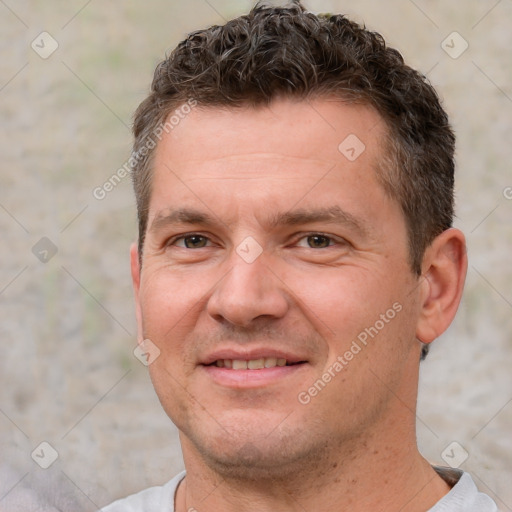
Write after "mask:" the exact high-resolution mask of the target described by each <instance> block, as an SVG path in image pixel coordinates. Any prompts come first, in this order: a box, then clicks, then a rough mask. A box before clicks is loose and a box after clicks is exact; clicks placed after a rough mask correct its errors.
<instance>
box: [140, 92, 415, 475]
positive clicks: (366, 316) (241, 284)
mask: <svg viewBox="0 0 512 512" xmlns="http://www.w3.org/2000/svg"><path fill="white" fill-rule="evenodd" d="M384 130H385V128H384V123H383V121H382V119H381V118H380V117H379V115H378V114H377V113H375V112H374V111H373V110H371V109H370V108H367V107H364V106H355V105H347V104H342V103H340V102H334V101H332V100H331V101H328V100H327V99H326V100H317V101H315V102H311V103H306V102H293V101H289V100H280V101H276V102H274V103H273V104H272V105H271V106H270V108H264V107H261V108H257V109H254V108H246V109H239V110H226V109H224V110H222V109H217V108H210V109H199V108H196V109H195V110H193V111H192V113H191V114H190V115H188V117H187V118H186V119H184V120H182V121H181V123H180V124H179V126H177V127H176V128H175V129H174V130H172V131H171V132H170V134H167V135H165V136H164V138H163V139H162V140H161V142H160V143H159V146H158V148H157V150H156V154H155V160H154V175H153V182H152V195H151V200H150V207H149V218H148V229H147V235H146V240H145V246H144V257H143V266H142V270H141V271H140V276H139V275H138V270H137V268H136V267H137V257H136V254H135V253H134V254H133V255H132V264H133V267H134V284H135V291H136V299H137V310H138V320H139V337H140V339H149V340H151V342H152V343H154V344H155V345H156V346H158V348H159V349H160V351H161V354H160V356H159V357H158V358H157V359H156V360H155V361H154V362H153V363H152V364H151V365H150V374H151V378H152V381H153V383H154V386H155V389H156V392H157V394H158V396H159V398H160V401H161V403H162V405H163V407H164V409H165V410H166V412H167V414H168V415H169V416H170V418H171V419H172V420H173V421H174V422H175V423H176V425H177V426H178V428H179V429H180V431H181V435H182V445H183V449H184V454H185V457H187V453H188V452H190V453H192V452H194V453H195V454H196V455H198V456H199V457H201V458H202V459H203V460H205V461H206V462H208V463H209V464H211V465H213V466H214V467H217V468H232V469H233V468H234V469H236V470H237V471H241V470H242V468H243V469H244V470H245V471H257V470H259V469H261V470H264V471H269V470H270V469H271V468H273V467H277V466H280V467H281V468H283V467H285V466H286V465H287V464H288V465H289V467H290V468H292V467H296V466H297V465H298V464H303V463H304V462H305V461H308V460H309V461H311V460H313V459H314V458H315V457H317V458H318V455H319V454H320V453H321V452H325V451H326V450H327V449H339V447H341V446H348V444H349V442H350V441H353V440H354V439H356V438H358V437H359V438H361V437H364V436H371V435H373V434H375V433H376V432H378V431H379V429H380V428H386V429H388V430H389V428H390V425H393V423H399V422H400V421H407V422H413V421H414V414H413V413H412V412H411V410H412V409H410V407H412V408H413V407H414V400H415V396H416V382H415V376H416V372H417V369H416V367H417V364H418V359H419V350H420V349H419V346H418V345H419V344H418V343H417V342H416V341H415V332H416V322H417V318H418V314H419V306H418V302H419V301H418V291H417V290H418V279H417V277H416V276H414V275H413V273H412V272H411V269H410V266H409V257H408V245H407V234H406V226H405V220H404V218H403V215H402V213H401V210H400V208H399V205H398V204H397V203H396V202H395V201H394V200H391V199H390V198H389V197H388V196H387V195H386V193H385V192H384V190H383V188H382V186H381V185H380V184H379V182H378V181H377V178H376V173H377V172H378V171H377V170H376V169H377V165H378V163H379V161H380V159H381V156H382V151H383V150H382V148H381V146H380V142H379V141H381V140H383V134H384ZM347 137H349V138H348V139H347ZM355 137H357V139H356V138H355ZM344 141H345V142H344ZM361 143H363V144H364V145H365V148H363V146H362V144H361ZM340 144H341V146H340ZM359 153H360V154H359ZM328 213H330V214H332V215H331V216H330V217H329V215H327V214H328ZM139 279H140V282H139ZM350 354H352V356H350ZM284 360H286V364H285V363H284ZM247 361H249V362H248V363H247ZM283 364H285V366H281V365H283ZM233 366H234V368H232V367H233ZM247 366H249V368H247ZM262 366H267V367H264V368H262ZM404 404H405V406H404ZM408 406H410V407H408ZM247 468H250V469H247ZM226 470H227V469H226Z"/></svg>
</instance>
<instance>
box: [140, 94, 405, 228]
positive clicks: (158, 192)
mask: <svg viewBox="0 0 512 512" xmlns="http://www.w3.org/2000/svg"><path fill="white" fill-rule="evenodd" d="M385 129H386V128H385V124H384V121H383V120H382V118H381V117H380V116H379V114H378V113H377V112H376V111H375V110H374V109H372V108H370V107H367V106H363V105H356V104H347V103H344V102H341V101H340V100H331V99H322V100H315V101H292V100H284V99H283V100H279V101H275V102H274V103H272V104H270V105H269V106H268V107H258V108H253V107H243V108H236V109H232V108H231V109H228V108H217V107H215V108H214V107H208V108H202V107H196V108H194V109H192V111H191V112H190V113H189V114H188V115H186V116H182V118H181V120H180V122H179V123H178V124H176V125H175V126H174V129H173V130H172V131H170V132H169V133H164V136H163V137H162V139H161V141H160V142H159V144H158V146H157V148H156V151H155V155H154V160H153V178H152V193H151V197H150V202H149V215H148V224H149V225H151V224H152V222H153V221H154V220H155V219H158V218H159V217H161V216H167V214H168V212H169V210H175V209H177V208H183V207H184V208H190V207H194V208H193V209H194V210H195V211H196V212H197V211H198V210H202V212H203V213H206V212H207V211H209V212H210V214H213V215H214V216H215V215H217V214H218V215H221V214H222V215H221V216H222V217H223V218H224V219H225V220H226V222H227V223H229V224H231V223H235V224H236V223H237V222H238V220H239V219H249V218H250V217H257V218H258V219H260V218H261V219H263V218H269V216H271V215H272V214H273V213H274V212H277V213H279V215H280V214H281V213H283V212H285V211H288V210H291V209H294V210H295V209H296V208H295V207H296V206H299V207H305V208H309V209H311V208H314V209H315V210H317V211H318V208H319V207H326V208H331V207H333V206H340V207H341V208H342V209H343V210H344V211H345V212H348V213H352V214H353V215H354V216H357V217H359V218H361V217H363V216H367V217H369V218H368V219H367V223H370V224H371V223H372V222H373V221H375V220H377V218H378V217H379V216H381V217H382V218H381V219H380V221H381V222H382V221H383V220H384V218H385V216H382V215H381V213H380V211H379V208H382V206H383V203H384V202H387V199H386V197H385V193H384V191H383V188H382V186H381V184H380V182H379V181H378V180H377V178H376V175H377V172H379V171H378V166H379V162H380V161H381V160H382V155H383V153H382V151H383V149H382V148H381V144H382V143H381V141H382V140H384V137H383V135H384V134H385ZM391 206H392V207H393V208H394V206H396V205H391ZM198 207H199V208H198ZM389 207H390V205H387V208H388V209H389ZM277 213H276V214H277ZM260 224H262V223H261V222H260ZM262 225H263V224H262Z"/></svg>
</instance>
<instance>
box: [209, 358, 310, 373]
mask: <svg viewBox="0 0 512 512" xmlns="http://www.w3.org/2000/svg"><path fill="white" fill-rule="evenodd" d="M305 362H306V361H288V360H287V359H285V358H282V357H279V358H278V357H261V358H258V359H249V360H246V359H217V360H216V361H213V362H212V363H210V364H208V365H205V366H214V367H216V368H226V369H228V370H263V369H265V368H276V367H283V366H295V365H298V364H303V363H305Z"/></svg>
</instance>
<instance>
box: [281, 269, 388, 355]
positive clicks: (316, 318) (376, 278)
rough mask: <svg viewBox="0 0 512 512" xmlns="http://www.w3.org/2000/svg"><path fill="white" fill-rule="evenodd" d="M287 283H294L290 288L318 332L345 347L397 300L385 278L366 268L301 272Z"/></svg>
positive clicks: (289, 278)
mask: <svg viewBox="0 0 512 512" xmlns="http://www.w3.org/2000/svg"><path fill="white" fill-rule="evenodd" d="M286 282H289V283H294V285H293V286H290V288H291V289H292V290H293V293H294V295H295V296H296V297H297V299H298V303H299V307H301V308H302V312H303V314H304V315H306V316H307V317H308V319H309V321H310V322H311V323H312V324H313V325H314V327H315V329H316V330H317V331H318V332H320V333H321V334H322V335H324V336H325V337H326V339H330V340H335V341H333V343H336V344H341V345H345V344H346V343H349V344H350V342H351V341H352V339H353V338H354V337H355V336H357V334H358V333H359V332H360V331H361V330H362V329H364V328H365V327H367V326H370V325H373V324H374V323H375V321H377V320H378V319H379V315H380V314H381V313H385V312H386V311H387V310H388V309H389V308H391V307H392V304H393V302H395V301H396V296H395V298H394V299H393V293H392V290H391V287H390V284H389V283H386V281H385V277H384V275H383V274H382V273H379V271H378V270H376V269H371V268H366V267H362V266H359V267H358V266H355V265H351V266H348V265H347V266H341V267H336V268H321V269H315V270H314V271H309V272H304V271H297V272H296V274H295V275H293V274H292V273H289V274H288V276H287V278H286ZM301 304H303V306H301ZM342 348H343V346H340V347H339V349H340V350H341V349H342Z"/></svg>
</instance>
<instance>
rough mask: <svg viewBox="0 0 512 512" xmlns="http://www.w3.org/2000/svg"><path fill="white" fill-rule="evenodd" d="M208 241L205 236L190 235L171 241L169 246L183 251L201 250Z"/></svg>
mask: <svg viewBox="0 0 512 512" xmlns="http://www.w3.org/2000/svg"><path fill="white" fill-rule="evenodd" d="M208 241H209V239H208V238H207V237H206V236H203V235H199V234H197V233H192V234H190V235H185V236H180V237H179V238H175V239H174V240H172V241H171V242H170V243H169V245H175V246H178V247H182V248H184V249H202V248H203V247H206V246H207V243H208Z"/></svg>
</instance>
